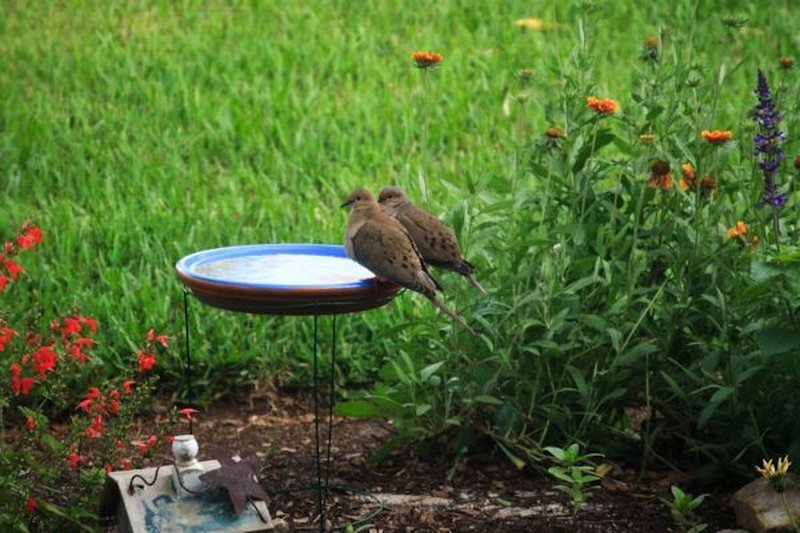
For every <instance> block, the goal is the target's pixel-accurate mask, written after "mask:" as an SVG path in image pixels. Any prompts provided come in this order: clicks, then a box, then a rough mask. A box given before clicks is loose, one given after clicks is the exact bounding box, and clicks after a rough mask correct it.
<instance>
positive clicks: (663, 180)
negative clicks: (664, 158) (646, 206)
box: [647, 174, 674, 191]
mask: <svg viewBox="0 0 800 533" xmlns="http://www.w3.org/2000/svg"><path fill="white" fill-rule="evenodd" d="M647 185H648V186H649V187H653V188H654V189H664V190H665V191H666V190H669V189H671V188H672V187H673V185H674V183H673V182H672V176H670V175H669V174H665V175H663V176H656V175H655V174H654V175H652V176H650V179H648V180H647Z"/></svg>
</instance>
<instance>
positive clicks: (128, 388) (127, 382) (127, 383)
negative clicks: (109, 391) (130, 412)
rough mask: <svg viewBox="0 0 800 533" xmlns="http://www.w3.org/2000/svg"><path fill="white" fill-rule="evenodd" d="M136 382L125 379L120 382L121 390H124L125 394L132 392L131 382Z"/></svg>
mask: <svg viewBox="0 0 800 533" xmlns="http://www.w3.org/2000/svg"><path fill="white" fill-rule="evenodd" d="M134 383H136V382H135V381H133V380H132V379H126V380H125V381H123V382H122V390H124V391H125V394H133V384H134Z"/></svg>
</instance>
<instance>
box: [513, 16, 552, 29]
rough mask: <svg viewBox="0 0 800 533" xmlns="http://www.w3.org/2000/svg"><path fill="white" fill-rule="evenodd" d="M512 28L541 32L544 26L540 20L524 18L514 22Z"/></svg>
mask: <svg viewBox="0 0 800 533" xmlns="http://www.w3.org/2000/svg"><path fill="white" fill-rule="evenodd" d="M514 26H516V27H517V28H529V29H531V30H543V29H545V27H546V25H545V23H544V21H543V20H542V19H535V18H524V19H518V20H515V21H514Z"/></svg>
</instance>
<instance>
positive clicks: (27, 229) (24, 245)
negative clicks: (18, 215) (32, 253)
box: [17, 223, 42, 250]
mask: <svg viewBox="0 0 800 533" xmlns="http://www.w3.org/2000/svg"><path fill="white" fill-rule="evenodd" d="M40 242H42V230H40V229H39V228H38V227H37V226H34V225H33V224H28V223H25V225H23V226H22V233H21V234H20V235H18V236H17V246H19V248H20V250H30V249H31V248H33V247H34V246H36V245H37V244H39V243H40Z"/></svg>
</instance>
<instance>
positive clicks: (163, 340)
mask: <svg viewBox="0 0 800 533" xmlns="http://www.w3.org/2000/svg"><path fill="white" fill-rule="evenodd" d="M147 340H149V341H154V342H157V343H158V344H160V345H161V346H163V347H164V348H166V347H167V343H168V342H169V336H167V335H156V334H155V332H154V331H153V329H152V328H150V331H148V332H147Z"/></svg>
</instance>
